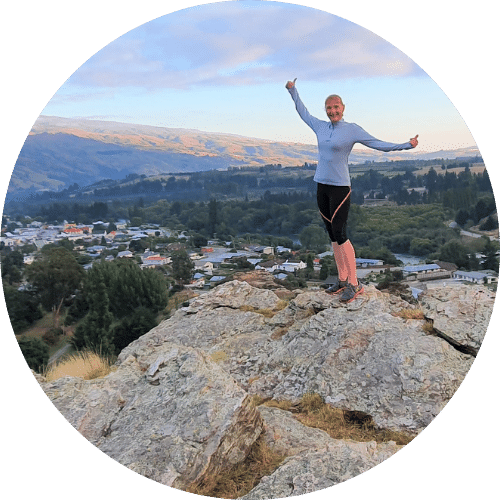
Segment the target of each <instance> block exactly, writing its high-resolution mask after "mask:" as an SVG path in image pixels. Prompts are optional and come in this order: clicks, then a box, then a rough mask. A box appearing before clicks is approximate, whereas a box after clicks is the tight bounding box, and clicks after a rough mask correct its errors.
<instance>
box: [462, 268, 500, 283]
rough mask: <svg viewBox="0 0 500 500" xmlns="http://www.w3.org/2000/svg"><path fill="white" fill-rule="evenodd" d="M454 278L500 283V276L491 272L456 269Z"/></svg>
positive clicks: (472, 281)
mask: <svg viewBox="0 0 500 500" xmlns="http://www.w3.org/2000/svg"><path fill="white" fill-rule="evenodd" d="M453 278H454V279H456V280H463V281H469V282H470V283H479V284H484V283H487V284H490V283H498V277H497V276H494V275H492V274H489V273H482V272H480V271H455V272H454V273H453Z"/></svg>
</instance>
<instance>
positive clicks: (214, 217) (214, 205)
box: [208, 199, 218, 236]
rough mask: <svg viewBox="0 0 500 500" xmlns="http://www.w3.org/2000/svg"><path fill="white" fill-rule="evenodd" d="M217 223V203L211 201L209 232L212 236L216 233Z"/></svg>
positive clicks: (209, 207) (209, 206)
mask: <svg viewBox="0 0 500 500" xmlns="http://www.w3.org/2000/svg"><path fill="white" fill-rule="evenodd" d="M217 223H218V219H217V201H216V200H215V199H211V200H210V202H209V204H208V232H209V234H210V235H211V236H213V234H214V233H215V226H216V225H217Z"/></svg>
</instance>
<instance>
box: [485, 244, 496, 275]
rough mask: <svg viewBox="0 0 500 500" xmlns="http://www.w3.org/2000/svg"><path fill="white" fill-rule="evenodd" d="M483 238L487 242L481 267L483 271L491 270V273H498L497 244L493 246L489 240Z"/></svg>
mask: <svg viewBox="0 0 500 500" xmlns="http://www.w3.org/2000/svg"><path fill="white" fill-rule="evenodd" d="M484 238H485V239H486V240H487V241H486V244H485V246H484V250H483V254H484V260H483V263H482V267H483V269H492V270H493V271H496V272H498V258H497V251H498V244H496V245H495V244H494V243H493V242H492V241H491V240H490V239H489V238H487V237H484Z"/></svg>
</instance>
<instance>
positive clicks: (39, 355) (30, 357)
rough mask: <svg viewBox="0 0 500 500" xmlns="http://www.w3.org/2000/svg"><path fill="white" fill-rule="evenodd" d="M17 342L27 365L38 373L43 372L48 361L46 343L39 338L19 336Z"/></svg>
mask: <svg viewBox="0 0 500 500" xmlns="http://www.w3.org/2000/svg"><path fill="white" fill-rule="evenodd" d="M18 343H19V347H20V349H21V352H22V353H23V356H24V359H25V360H26V363H28V366H29V367H30V368H31V369H32V370H35V371H36V372H38V373H41V372H43V370H44V368H45V366H47V363H48V362H49V347H48V345H47V344H46V343H45V342H43V340H40V339H39V338H31V339H26V338H21V339H19V340H18Z"/></svg>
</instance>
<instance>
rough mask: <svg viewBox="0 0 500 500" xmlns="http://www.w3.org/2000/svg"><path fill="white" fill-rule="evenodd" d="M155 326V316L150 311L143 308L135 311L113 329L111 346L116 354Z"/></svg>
mask: <svg viewBox="0 0 500 500" xmlns="http://www.w3.org/2000/svg"><path fill="white" fill-rule="evenodd" d="M157 324H158V322H157V321H156V317H155V314H154V313H153V312H152V311H151V310H150V309H146V308H145V307H140V308H138V309H136V310H135V311H134V312H133V313H132V314H131V315H130V316H127V317H125V318H124V319H123V320H122V321H121V322H120V323H119V324H118V325H116V326H115V327H114V328H113V344H114V345H115V347H116V350H117V353H118V352H120V351H121V350H122V349H124V348H125V347H127V346H128V345H129V344H130V343H131V342H133V341H134V340H136V339H138V338H139V337H141V336H142V335H144V334H145V333H147V332H149V331H150V330H151V329H152V328H154V327H155V326H156V325H157Z"/></svg>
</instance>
